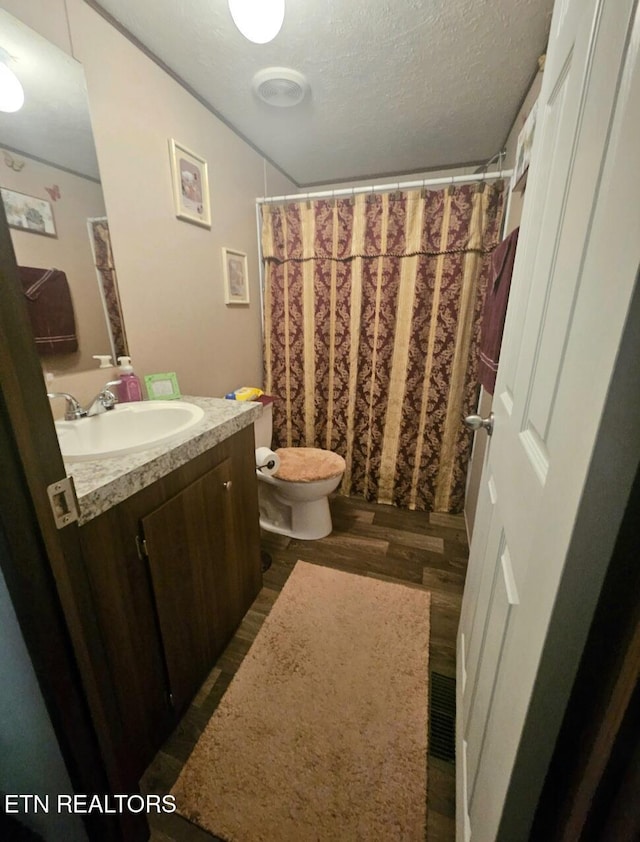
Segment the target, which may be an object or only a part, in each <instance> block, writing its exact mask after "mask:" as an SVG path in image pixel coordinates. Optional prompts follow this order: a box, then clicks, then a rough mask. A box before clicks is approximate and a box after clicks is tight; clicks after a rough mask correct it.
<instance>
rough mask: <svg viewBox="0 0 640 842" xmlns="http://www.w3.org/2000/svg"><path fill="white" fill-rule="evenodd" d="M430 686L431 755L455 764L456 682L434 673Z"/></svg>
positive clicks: (453, 679)
mask: <svg viewBox="0 0 640 842" xmlns="http://www.w3.org/2000/svg"><path fill="white" fill-rule="evenodd" d="M429 686H430V688H431V689H430V693H429V754H430V755H431V756H432V757H438V758H440V760H446V761H447V762H448V763H455V762H456V680H455V678H449V677H448V676H446V675H441V674H440V673H439V672H432V673H431V680H430V683H429Z"/></svg>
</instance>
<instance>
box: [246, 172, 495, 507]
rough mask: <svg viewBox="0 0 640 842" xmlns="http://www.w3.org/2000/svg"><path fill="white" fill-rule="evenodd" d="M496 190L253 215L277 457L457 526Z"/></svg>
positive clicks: (295, 206) (481, 187)
mask: <svg viewBox="0 0 640 842" xmlns="http://www.w3.org/2000/svg"><path fill="white" fill-rule="evenodd" d="M502 198H503V183H502V182H498V183H496V184H492V185H489V184H484V183H479V184H475V185H468V184H467V185H461V186H456V187H454V186H451V187H449V188H447V189H444V190H422V191H419V190H417V191H408V192H396V193H386V194H377V193H370V194H369V193H366V194H358V195H356V196H352V197H347V198H337V199H328V200H324V199H322V200H316V201H306V202H305V201H301V202H295V203H291V204H286V205H264V206H263V208H262V213H263V228H262V249H263V257H264V261H265V296H264V301H265V384H266V385H265V389H266V391H267V392H268V393H271V394H273V395H275V396H277V397H278V398H279V399H280V400H277V401H276V403H275V407H274V441H275V444H276V445H278V446H307V447H322V448H327V449H330V450H334V451H335V452H337V453H340V454H341V455H342V456H344V458H345V460H346V465H347V467H346V471H345V476H344V481H343V484H342V487H341V492H342V493H343V494H349V495H353V496H361V497H364V498H365V499H367V500H372V501H377V502H379V503H390V504H394V505H397V506H400V507H403V508H409V509H422V510H429V511H442V512H459V511H461V510H462V506H463V503H464V486H465V478H466V468H467V464H468V460H469V454H470V448H471V436H470V434H469V432H468V431H466V430H465V428H464V427H463V426H462V423H461V422H462V418H463V417H464V416H465V415H467V414H469V413H470V412H473V411H474V406H475V401H476V396H477V386H476V348H477V343H478V339H479V326H480V316H481V312H482V309H481V308H482V304H483V300H484V292H485V289H486V284H487V276H488V272H489V270H490V255H491V252H492V251H493V249H494V248H495V246H496V244H497V239H498V236H499V229H500V220H501V216H502V205H503V202H502Z"/></svg>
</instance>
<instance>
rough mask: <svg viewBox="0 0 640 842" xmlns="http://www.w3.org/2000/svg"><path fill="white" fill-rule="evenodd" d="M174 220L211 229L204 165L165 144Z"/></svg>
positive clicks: (172, 142)
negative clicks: (169, 167) (167, 155)
mask: <svg viewBox="0 0 640 842" xmlns="http://www.w3.org/2000/svg"><path fill="white" fill-rule="evenodd" d="M169 151H170V156H171V180H172V183H173V199H174V202H175V210H176V216H177V217H178V219H185V220H186V221H187V222H194V223H195V224H196V225H202V226H203V227H204V228H211V205H210V203H209V175H208V172H207V162H206V161H205V160H204V158H201V157H200V156H199V155H196V153H195V152H192V151H191V150H190V149H187V147H186V146H182V144H180V143H177V142H176V141H175V140H174V139H173V138H171V139H170V140H169Z"/></svg>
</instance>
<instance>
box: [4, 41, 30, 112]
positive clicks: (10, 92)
mask: <svg viewBox="0 0 640 842" xmlns="http://www.w3.org/2000/svg"><path fill="white" fill-rule="evenodd" d="M10 59H11V56H10V55H9V53H7V51H6V50H3V49H1V48H0V111H8V112H12V111H19V110H20V109H21V108H22V106H23V105H24V90H23V89H22V85H21V84H20V81H19V80H18V77H17V76H16V74H15V73H14V72H13V70H10V69H9V67H8V65H7V64H6V62H7V61H9V60H10Z"/></svg>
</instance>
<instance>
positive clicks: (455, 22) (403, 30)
mask: <svg viewBox="0 0 640 842" xmlns="http://www.w3.org/2000/svg"><path fill="white" fill-rule="evenodd" d="M90 2H91V5H94V6H96V5H99V6H101V7H102V8H103V9H104V10H105V11H106V12H107V13H108V14H110V15H112V16H113V17H114V18H115V19H116V20H117V21H118V22H119V23H120V24H121V25H122V26H123V27H124V28H125V29H126V30H127V31H128V32H130V33H132V34H133V35H134V36H135V37H136V38H137V39H139V40H140V41H141V42H142V43H143V44H144V45H145V46H146V48H147V49H148V50H149V51H150V52H151V53H153V54H154V55H156V56H157V57H159V58H160V59H162V61H163V62H164V63H165V64H166V65H168V67H169V68H171V70H172V71H173V72H174V73H175V74H177V75H178V76H179V77H180V78H181V79H183V80H184V81H185V82H186V83H187V84H188V85H189V86H190V87H191V88H192V89H193V90H194V91H196V92H197V94H198V95H199V96H200V97H201V98H202V99H204V100H205V101H206V102H207V103H208V104H209V105H210V106H211V107H212V108H213V109H214V110H215V111H216V113H218V114H219V115H221V116H222V117H223V118H224V119H225V120H226V121H227V122H228V123H230V124H231V125H232V126H234V127H235V128H236V129H237V130H238V131H239V132H240V133H241V134H242V135H243V136H244V137H245V138H247V139H248V140H249V141H250V142H251V143H252V144H253V145H254V146H255V147H257V148H258V149H259V150H260V151H261V152H263V153H264V154H265V155H266V156H267V157H268V158H270V159H271V161H273V162H274V163H275V164H277V165H278V166H279V167H280V168H281V169H282V170H283V171H284V172H285V173H286V174H287V175H289V176H290V177H291V178H292V179H293V180H294V181H296V182H297V183H298V184H300V185H305V186H306V185H312V184H319V183H322V182H331V181H339V180H345V179H355V178H357V177H362V176H371V175H388V174H396V173H403V172H404V173H408V172H417V171H420V170H424V169H434V168H439V167H444V166H448V165H455V164H463V163H467V162H478V161H481V160H486V159H487V158H489V157H491V156H492V155H494V154H495V153H496V152H497V151H498V150H499V149H500V147H501V145H502V144H503V142H504V140H505V138H506V135H507V133H508V131H509V128H510V126H511V124H512V122H513V119H514V117H515V115H516V112H517V109H518V106H519V104H520V102H521V100H522V98H523V96H524V94H525V93H526V89H527V86H528V83H529V82H530V81H531V78H532V76H533V74H534V72H535V70H536V66H537V65H536V62H537V58H538V56H539V55H540V54H541V53H543V52H544V50H545V47H546V41H547V36H548V30H549V24H550V16H551V9H552V6H553V0H320V2H318V0H315V2H312V0H287V2H286V12H285V20H284V24H283V27H282V29H281V31H280V33H279V34H278V35H277V37H276V38H275V40H274V41H272V42H271V43H270V44H264V45H257V44H252V43H250V42H248V41H247V40H245V39H244V38H243V36H242V35H241V34H240V33H239V32H238V31H237V29H236V28H235V26H234V24H233V21H232V19H231V15H230V12H229V9H228V5H227V2H226V0H90ZM270 66H280V67H283V66H284V67H291V68H293V69H295V70H298V71H300V72H301V73H303V74H304V75H305V76H306V77H307V79H308V81H309V83H310V86H311V94H310V95H309V96H308V97H307V99H306V100H305V101H304V102H303V103H302V104H300V105H298V106H296V107H294V108H290V109H285V108H273V107H270V106H267V105H265V104H264V103H262V102H260V101H259V100H258V99H257V97H256V96H255V94H254V93H253V92H252V89H251V80H252V78H253V76H254V74H255V73H256V72H257V71H258V70H261V69H262V68H265V67H270Z"/></svg>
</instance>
